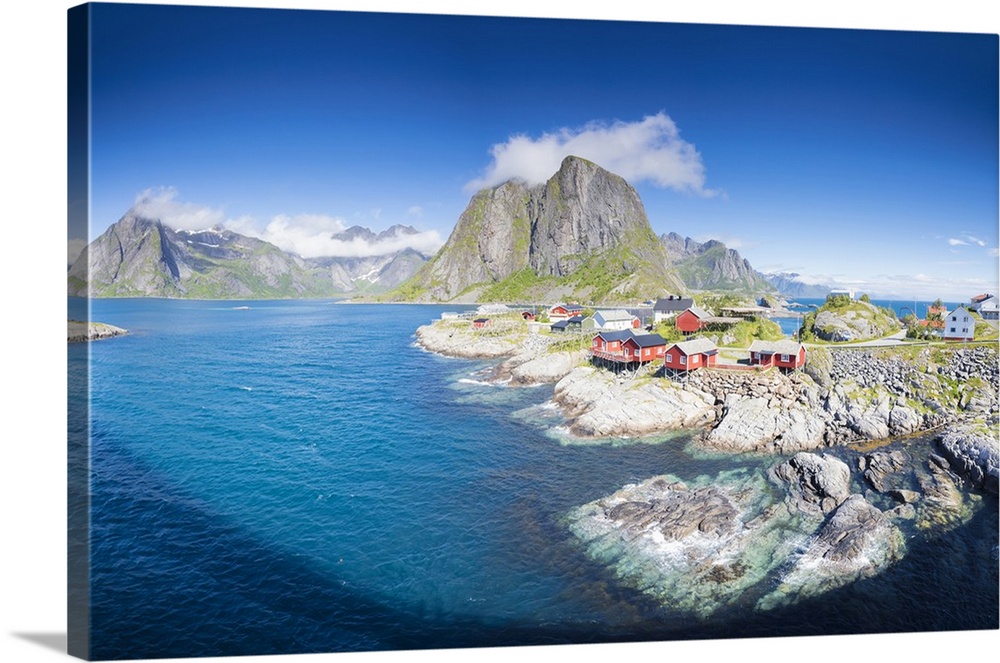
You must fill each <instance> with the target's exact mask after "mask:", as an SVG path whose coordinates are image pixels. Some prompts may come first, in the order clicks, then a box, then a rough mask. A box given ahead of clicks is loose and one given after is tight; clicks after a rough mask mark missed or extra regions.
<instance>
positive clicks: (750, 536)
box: [569, 473, 815, 617]
mask: <svg viewBox="0 0 1000 663" xmlns="http://www.w3.org/2000/svg"><path fill="white" fill-rule="evenodd" d="M569 521H570V529H571V530H572V532H573V533H574V534H575V535H576V536H577V537H579V538H580V539H581V540H582V541H583V542H584V543H585V545H586V546H587V551H588V553H589V555H590V556H591V557H592V558H594V559H595V560H597V561H599V562H602V563H605V564H608V565H609V566H611V567H612V568H613V569H614V570H615V572H616V573H617V575H618V576H619V577H620V578H621V579H622V580H623V581H624V582H626V583H627V584H629V585H632V586H634V587H636V588H638V589H640V590H641V591H643V592H645V593H647V594H649V595H651V596H653V597H654V598H656V599H658V600H660V601H662V602H663V603H665V604H668V605H670V606H671V608H673V609H678V610H682V611H687V612H689V613H691V614H694V615H697V616H700V617H707V616H709V615H711V614H712V613H714V612H716V611H717V610H718V609H720V608H722V607H724V606H726V605H730V604H732V603H733V602H735V601H737V600H738V599H739V598H740V597H741V596H742V595H743V594H744V593H745V592H746V591H747V590H748V589H749V588H751V587H753V586H754V585H756V584H757V583H759V582H761V581H762V580H763V579H764V578H765V577H767V576H768V574H770V573H772V572H774V571H775V569H776V568H777V567H778V566H779V565H780V564H781V563H782V562H783V561H784V559H785V557H786V556H787V555H788V554H790V553H791V552H792V551H793V550H794V549H795V548H796V547H797V546H800V545H802V544H803V543H804V542H805V540H806V538H807V536H808V532H809V531H811V527H806V528H800V527H799V523H800V522H801V521H802V518H801V517H800V516H799V515H796V514H792V513H790V512H789V511H788V510H787V509H785V508H784V507H782V506H781V505H774V504H773V503H772V499H771V491H770V489H769V488H768V486H767V482H766V480H765V479H764V478H763V477H762V476H760V475H746V474H742V473H730V474H727V475H723V476H720V477H717V478H716V480H715V481H714V482H712V483H707V482H705V483H702V484H700V485H688V484H685V483H682V482H680V481H677V480H676V479H675V478H673V477H670V476H658V477H653V478H651V479H648V480H646V481H643V482H642V483H639V484H630V485H628V486H625V487H624V488H622V489H621V490H619V491H617V492H615V493H614V494H612V495H609V496H608V497H604V498H601V499H599V500H596V501H594V502H591V503H589V504H585V505H583V506H581V507H579V508H577V509H574V510H573V511H572V512H571V513H570V514H569ZM814 525H815V523H814V522H813V526H814ZM796 532H799V534H796Z"/></svg>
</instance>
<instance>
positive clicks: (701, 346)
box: [663, 338, 719, 373]
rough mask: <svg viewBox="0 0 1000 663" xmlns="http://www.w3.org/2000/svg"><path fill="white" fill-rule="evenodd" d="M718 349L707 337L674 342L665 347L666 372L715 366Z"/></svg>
mask: <svg viewBox="0 0 1000 663" xmlns="http://www.w3.org/2000/svg"><path fill="white" fill-rule="evenodd" d="M718 354H719V349H718V348H717V347H716V346H715V343H713V342H712V341H711V340H709V339H707V338H696V339H694V340H693V341H683V342H681V343H674V344H673V345H671V346H670V347H669V348H667V351H666V353H665V354H664V357H663V365H664V366H666V369H667V371H668V372H673V373H686V372H688V371H694V370H697V369H699V368H711V367H712V366H715V359H716V357H717V356H718Z"/></svg>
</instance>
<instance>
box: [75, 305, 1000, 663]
mask: <svg viewBox="0 0 1000 663" xmlns="http://www.w3.org/2000/svg"><path fill="white" fill-rule="evenodd" d="M83 305H84V302H82V301H81V300H74V301H72V302H71V306H70V308H71V315H70V317H74V316H73V309H74V307H82V306H83ZM244 307H249V308H244ZM443 310H446V309H444V308H442V307H436V306H421V305H398V306H397V305H342V304H337V303H335V302H331V301H273V302H257V301H254V302H220V301H176V300H151V299H150V300H96V301H93V302H92V313H91V316H92V319H94V320H99V321H102V322H107V323H109V324H113V325H117V326H120V327H125V328H127V329H129V330H130V334H129V335H128V336H125V337H120V338H115V339H109V340H105V341H99V342H94V343H90V344H73V345H71V346H70V348H69V370H70V374H71V384H72V380H73V377H74V376H75V377H76V378H79V380H78V382H84V381H85V378H84V377H83V376H85V375H86V372H87V370H88V362H89V372H90V375H89V380H90V394H89V398H90V400H89V416H90V422H91V425H90V430H89V443H90V448H89V451H90V457H89V463H90V465H89V481H90V488H89V497H90V499H89V502H88V501H87V500H76V501H71V504H70V509H71V516H76V517H77V518H79V517H80V516H81V515H87V516H89V520H90V541H89V550H90V563H89V566H86V565H84V566H83V567H80V569H82V570H84V571H87V572H89V580H90V594H89V606H90V647H91V656H92V657H93V658H98V659H127V658H156V657H183V656H209V655H211V656H223V655H251V654H272V653H307V652H334V651H367V650H395V649H423V648H446V647H447V648H450V647H481V646H494V645H519V644H558V643H588V642H623V641H636V640H674V639H704V638H734V637H741V638H742V637H764V636H793V635H795V636H798V635H821V634H844V633H879V632H901V631H943V630H968V629H995V628H996V627H997V622H998V609H997V605H998V604H997V586H998V577H997V557H996V551H997V501H996V499H995V498H990V497H987V498H985V499H984V500H983V505H982V507H981V508H980V509H979V510H978V512H977V513H976V515H975V517H974V518H973V519H972V520H971V521H970V522H968V523H967V524H965V525H962V526H961V527H959V528H957V529H955V530H954V531H951V532H949V533H947V534H946V535H933V536H932V535H929V534H927V533H923V532H918V531H910V532H907V535H908V537H910V539H909V541H908V547H909V554H908V555H907V556H906V558H905V559H903V560H902V561H901V562H899V563H898V564H896V565H895V566H894V567H892V568H891V569H889V570H888V571H887V572H885V573H883V574H881V575H880V576H877V577H876V578H873V579H870V580H866V581H862V582H858V583H855V584H854V585H850V586H848V587H845V588H842V589H839V590H836V591H834V592H831V593H829V594H827V595H825V596H823V597H821V598H818V599H814V600H809V601H806V602H804V603H800V604H798V605H796V606H794V607H791V608H788V609H779V610H775V611H771V612H768V613H756V612H754V611H752V610H751V609H744V610H731V611H728V612H726V613H724V614H717V615H716V616H715V617H713V618H711V619H709V620H699V619H696V618H693V617H691V616H687V615H683V614H679V613H677V612H676V611H672V610H671V608H670V606H664V605H660V604H658V603H656V602H654V601H653V600H652V599H649V598H647V596H646V595H644V594H642V593H640V592H639V591H637V590H635V589H632V588H630V587H628V586H625V585H624V584H623V583H622V582H621V581H620V580H619V579H618V578H617V577H616V576H615V575H614V573H613V572H612V571H611V570H609V569H608V568H605V567H603V566H601V565H599V564H597V563H596V562H592V561H591V560H589V559H588V558H587V557H586V555H585V552H584V549H583V546H582V545H581V544H580V543H579V542H578V541H577V540H575V539H574V537H573V536H572V535H571V534H570V532H569V530H568V528H567V526H566V521H565V517H566V514H567V512H568V511H569V510H570V509H572V508H573V507H576V506H579V505H581V504H584V503H586V502H589V501H591V500H594V499H597V498H599V497H602V496H605V495H607V494H609V493H611V492H614V491H615V490H617V489H619V488H620V487H622V486H623V485H625V484H627V483H631V482H636V481H640V480H643V479H645V478H648V477H650V476H653V475H657V474H664V473H669V474H672V475H675V476H677V477H680V478H682V479H685V478H686V479H694V478H696V477H699V476H702V475H715V474H717V473H719V472H720V471H722V470H725V469H729V468H733V467H735V466H743V467H747V468H750V469H751V470H755V471H756V470H762V469H763V468H765V467H767V466H769V465H770V464H772V463H774V462H776V461H777V460H780V459H775V458H758V459H754V458H743V457H725V456H711V457H705V456H704V455H699V454H695V453H691V452H690V451H689V450H688V449H687V444H686V443H687V438H686V437H684V436H680V437H677V436H674V437H672V438H668V439H662V440H656V439H653V440H631V441H630V440H625V441H616V442H615V443H613V444H612V443H605V444H568V443H567V442H566V440H565V439H564V438H561V437H560V436H559V435H558V434H555V433H554V431H555V430H556V429H557V428H558V426H559V424H560V423H561V420H560V418H559V415H558V412H556V411H555V410H554V409H552V408H551V407H547V406H546V405H545V404H546V402H547V400H548V399H549V397H550V396H551V394H552V387H551V386H543V387H535V388H507V387H497V386H492V385H489V384H486V383H485V382H484V380H483V372H484V371H485V370H487V369H489V367H490V365H491V364H490V363H488V362H477V361H469V360H460V359H450V358H444V357H440V356H437V355H434V354H431V353H428V352H425V351H423V350H421V349H420V348H418V347H416V346H415V344H414V336H413V332H414V330H415V329H416V328H417V327H418V326H420V325H422V324H427V323H429V322H431V321H432V320H434V319H436V318H438V317H439V316H440V314H441V312H442V311H443ZM447 310H455V309H454V307H449V308H448V309H447ZM76 317H83V316H82V314H81V315H78V316H76ZM87 405H88V402H87V401H86V400H85V398H84V395H82V394H74V393H72V390H71V400H70V403H69V407H70V413H71V424H72V419H73V415H74V413H75V414H80V413H83V412H85V411H86V408H87ZM74 439H76V440H81V439H87V433H86V431H85V430H83V429H80V428H75V429H71V431H70V440H71V458H70V462H71V466H73V463H83V462H86V460H87V459H86V457H85V456H84V455H79V454H74V451H76V452H79V451H80V449H79V448H75V447H74V446H73V440H74ZM907 444H910V445H926V446H928V448H929V445H930V444H931V441H930V438H924V439H919V440H911V441H908V442H907ZM843 453H844V457H845V458H848V457H849V455H850V453H851V452H849V451H844V452H843ZM74 544H76V547H75V548H74ZM70 545H71V550H76V551H78V552H79V551H84V550H86V548H85V547H84V546H85V542H82V541H77V540H76V539H74V537H73V536H72V533H71V537H70ZM81 554H82V553H81ZM71 568H73V560H71ZM81 596H84V598H83V599H81V598H80V597H81ZM75 600H77V601H81V600H82V601H87V599H86V598H85V595H84V594H79V593H78V594H76V595H75ZM73 601H74V596H73V594H72V592H71V605H72V602H73Z"/></svg>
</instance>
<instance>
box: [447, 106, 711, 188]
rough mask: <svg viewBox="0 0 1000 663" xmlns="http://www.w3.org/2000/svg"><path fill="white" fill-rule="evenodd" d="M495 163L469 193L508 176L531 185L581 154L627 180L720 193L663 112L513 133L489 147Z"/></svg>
mask: <svg viewBox="0 0 1000 663" xmlns="http://www.w3.org/2000/svg"><path fill="white" fill-rule="evenodd" d="M490 154H491V155H492V156H493V162H492V163H491V164H490V165H489V166H488V167H487V168H486V171H485V173H484V174H483V176H482V177H479V178H477V179H475V180H473V181H471V182H469V183H468V184H467V185H466V186H465V189H466V191H469V192H474V191H478V190H479V189H482V188H485V187H491V186H496V185H498V184H501V183H503V182H506V181H507V180H510V179H522V180H525V181H527V182H529V183H532V184H538V183H541V182H545V181H546V180H547V179H548V178H550V177H552V175H553V174H554V173H555V172H556V171H557V170H559V164H560V163H561V162H562V160H563V159H564V158H565V157H567V156H569V155H575V156H578V157H583V158H584V159H588V160H590V161H593V162H595V163H597V164H598V165H599V166H601V167H602V168H605V169H607V170H610V171H611V172H613V173H616V174H618V175H620V176H622V177H624V178H625V179H626V180H627V181H628V182H629V183H631V184H636V183H638V182H650V183H652V184H653V185H655V186H658V187H662V188H666V189H674V190H677V191H683V192H688V193H695V194H699V195H704V196H710V195H715V194H716V193H717V192H715V191H712V190H709V189H706V188H705V166H704V164H702V161H701V154H699V153H698V150H697V149H695V146H694V145H692V144H691V143H688V142H687V141H685V140H683V139H682V138H681V137H680V131H679V130H678V128H677V125H676V124H674V121H673V120H671V119H670V118H669V117H668V116H667V115H666V114H665V113H663V112H660V113H657V114H656V115H649V116H647V117H645V118H643V119H642V121H640V122H621V121H616V122H614V123H612V124H610V125H608V124H604V123H598V122H592V123H590V124H588V125H586V126H584V127H582V128H579V129H568V128H564V129H560V130H558V131H556V132H554V133H546V134H543V135H542V136H541V137H539V138H537V139H534V138H531V137H529V136H525V135H516V136H512V137H511V138H510V139H508V140H507V142H505V143H499V144H497V145H494V146H493V147H492V148H490Z"/></svg>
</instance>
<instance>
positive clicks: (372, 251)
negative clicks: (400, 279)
mask: <svg viewBox="0 0 1000 663" xmlns="http://www.w3.org/2000/svg"><path fill="white" fill-rule="evenodd" d="M226 227H227V228H230V229H231V230H233V231H235V232H239V233H242V234H246V235H251V236H252V237H258V238H260V239H263V240H264V241H266V242H270V243H271V244H274V245H275V246H277V247H278V248H281V249H283V250H285V251H290V252H292V253H295V254H297V255H300V256H302V257H303V258H319V257H327V256H338V257H369V256H381V255H386V254H389V253H395V252H397V251H401V250H403V249H406V248H411V249H414V250H416V251H419V252H420V253H423V254H425V255H431V254H433V253H434V252H435V251H437V250H438V249H439V248H440V247H441V245H442V244H443V243H444V242H443V241H442V240H441V235H440V234H439V233H438V232H437V231H436V230H430V231H427V232H421V233H417V234H414V235H396V236H394V237H390V238H386V239H383V240H381V241H368V240H365V239H363V238H360V237H357V238H354V239H352V240H341V239H334V238H333V235H334V234H336V233H339V232H341V231H343V230H345V229H346V226H345V224H344V222H343V221H342V220H341V219H339V218H336V217H331V216H323V215H309V214H303V215H298V216H286V215H279V216H276V217H274V218H272V219H271V221H270V222H269V223H268V224H267V226H266V227H265V228H264V229H263V231H257V230H256V229H255V228H253V226H252V225H250V224H246V223H244V224H241V225H239V226H237V225H235V224H226Z"/></svg>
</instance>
